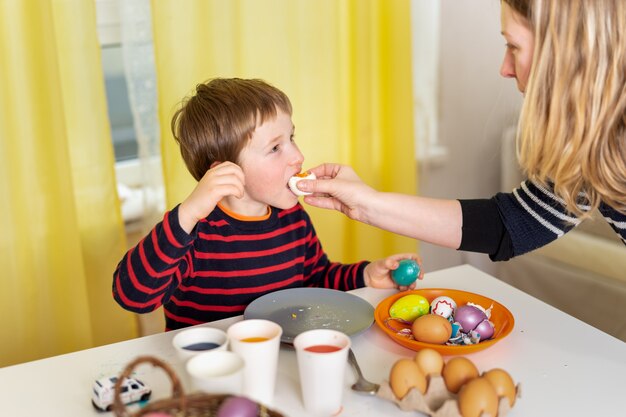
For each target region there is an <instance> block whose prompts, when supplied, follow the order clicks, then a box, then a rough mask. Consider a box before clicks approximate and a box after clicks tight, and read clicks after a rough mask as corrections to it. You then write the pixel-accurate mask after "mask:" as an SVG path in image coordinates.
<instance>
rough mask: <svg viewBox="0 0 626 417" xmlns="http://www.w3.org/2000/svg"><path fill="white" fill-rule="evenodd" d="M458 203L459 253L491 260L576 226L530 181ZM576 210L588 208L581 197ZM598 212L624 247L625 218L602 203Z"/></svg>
mask: <svg viewBox="0 0 626 417" xmlns="http://www.w3.org/2000/svg"><path fill="white" fill-rule="evenodd" d="M459 201H460V203H461V209H462V212H463V236H462V240H461V245H460V247H459V250H464V251H471V252H481V253H488V254H489V256H490V258H491V259H492V260H493V261H505V260H508V259H510V258H513V257H515V256H519V255H522V254H524V253H527V252H530V251H532V250H535V249H538V248H540V247H542V246H545V245H547V244H548V243H550V242H552V241H553V240H556V239H558V238H560V237H561V236H563V235H564V234H565V233H567V232H568V231H570V230H571V229H573V228H574V227H576V226H577V225H578V224H580V220H579V219H577V218H575V217H573V216H571V215H570V214H569V213H568V212H567V211H566V210H565V208H564V205H563V204H564V202H563V200H561V199H560V198H559V197H557V196H556V195H554V194H553V192H552V191H551V190H549V189H546V188H544V187H542V186H541V185H539V184H536V183H534V182H532V181H525V182H522V183H521V185H520V187H518V188H516V189H514V190H513V191H512V192H511V193H498V194H496V195H495V196H494V197H493V198H491V199H486V200H459ZM580 207H581V208H582V209H583V210H589V208H590V207H589V206H588V205H586V201H585V199H584V196H581V205H580ZM599 211H600V214H601V215H602V217H604V219H605V220H606V221H607V222H608V223H609V224H610V225H611V227H612V228H613V230H615V232H616V233H617V234H618V236H619V237H620V238H621V240H622V242H623V243H624V244H626V215H625V214H624V213H620V212H618V211H617V210H615V209H613V208H611V207H609V206H608V205H606V204H601V205H600V207H599Z"/></svg>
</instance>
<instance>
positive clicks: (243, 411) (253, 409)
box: [217, 396, 259, 417]
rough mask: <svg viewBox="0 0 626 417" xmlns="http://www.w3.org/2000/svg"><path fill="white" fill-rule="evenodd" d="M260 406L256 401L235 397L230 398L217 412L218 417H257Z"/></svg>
mask: <svg viewBox="0 0 626 417" xmlns="http://www.w3.org/2000/svg"><path fill="white" fill-rule="evenodd" d="M258 412H259V406H258V405H257V403H255V402H254V401H252V400H250V399H248V398H246V397H239V396H233V397H228V398H227V399H225V400H224V402H223V403H222V404H221V405H220V407H219V409H218V410H217V417H256V416H257V414H258Z"/></svg>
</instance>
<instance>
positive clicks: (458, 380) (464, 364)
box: [441, 356, 478, 394]
mask: <svg viewBox="0 0 626 417" xmlns="http://www.w3.org/2000/svg"><path fill="white" fill-rule="evenodd" d="M441 375H442V376H443V380H444V382H445V383H446V388H448V391H450V392H453V393H455V394H456V393H457V392H459V389H461V387H462V386H463V384H465V383H466V382H468V381H470V380H472V379H474V378H476V377H478V368H476V365H474V363H473V362H472V361H470V360H469V359H467V358H466V357H464V356H456V357H454V358H452V359H450V360H449V361H448V362H446V364H445V365H444V367H443V371H442V373H441Z"/></svg>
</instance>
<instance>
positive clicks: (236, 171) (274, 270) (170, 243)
mask: <svg viewBox="0 0 626 417" xmlns="http://www.w3.org/2000/svg"><path fill="white" fill-rule="evenodd" d="M291 112H292V109H291V103H290V101H289V99H288V98H287V96H286V95H285V94H284V93H283V92H282V91H280V90H278V89H276V88H275V87H273V86H271V85H269V84H267V83H265V82H263V81H261V80H245V79H214V80H212V81H210V82H208V83H206V84H200V85H198V86H197V87H196V93H195V95H193V96H192V97H190V98H189V99H187V100H186V102H184V103H183V106H182V108H181V109H179V110H178V111H177V112H176V113H175V114H174V117H173V119H172V131H173V132H174V137H175V139H176V141H177V142H178V144H179V146H180V150H181V154H182V157H183V159H184V161H185V164H186V165H187V168H188V169H189V171H190V172H191V174H192V175H193V176H194V178H195V179H196V180H198V185H197V186H196V188H195V189H194V190H193V191H192V193H191V194H190V195H189V196H188V197H187V198H186V199H185V200H184V201H183V202H182V203H180V204H179V205H178V206H177V207H175V208H174V209H173V210H171V211H170V212H168V213H166V214H165V216H164V218H163V221H162V222H160V223H158V224H157V225H156V226H155V228H154V229H153V230H152V232H151V233H150V234H149V235H147V236H146V237H145V238H144V239H143V240H142V241H141V242H139V244H137V246H136V247H135V248H133V249H131V250H130V251H128V252H127V253H126V255H125V256H124V258H123V259H122V260H121V262H120V263H119V264H118V266H117V269H116V271H115V274H114V280H113V296H114V298H115V300H116V301H117V302H118V303H119V304H120V305H121V306H122V307H124V308H125V309H128V310H131V311H134V312H137V313H145V312H149V311H152V310H154V309H156V308H158V307H159V306H161V305H163V306H164V311H165V320H166V329H167V330H171V329H178V328H182V327H186V326H191V325H195V324H199V323H204V322H208V321H213V320H219V319H223V318H226V317H230V316H234V315H238V314H242V313H243V311H244V310H245V308H246V306H247V305H248V304H249V303H250V302H252V301H253V300H254V299H256V298H258V297H260V296H261V295H264V294H266V293H269V292H272V291H276V290H280V289H285V288H292V287H325V288H334V289H338V290H343V291H346V290H351V289H354V288H358V287H363V286H365V285H368V286H371V287H376V288H393V287H394V286H395V285H394V283H393V281H392V280H391V277H390V271H391V269H395V268H397V267H398V261H399V260H401V259H404V258H412V259H416V260H418V257H417V255H416V254H400V255H394V256H391V257H388V258H386V259H384V260H378V261H375V262H372V263H369V262H367V261H362V262H359V263H356V264H350V265H344V264H340V263H334V262H330V261H329V260H328V258H327V257H326V254H325V253H324V251H323V250H322V245H321V244H320V242H319V240H318V239H317V235H316V234H315V229H314V228H313V225H312V224H311V220H310V218H309V216H308V214H307V213H306V212H305V211H304V209H303V208H302V206H301V205H300V204H299V203H298V197H297V196H296V195H295V194H294V193H293V192H292V191H291V190H290V189H289V187H288V182H289V179H290V178H291V177H292V176H293V175H295V174H298V173H299V172H300V171H301V170H302V163H303V161H304V157H303V155H302V153H300V150H299V149H298V147H297V145H296V144H295V142H294V126H293V123H292V121H291ZM420 278H421V276H420Z"/></svg>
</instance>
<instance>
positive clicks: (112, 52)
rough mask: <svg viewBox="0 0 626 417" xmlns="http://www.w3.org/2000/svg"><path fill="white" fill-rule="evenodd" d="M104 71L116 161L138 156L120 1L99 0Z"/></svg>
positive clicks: (98, 8)
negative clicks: (127, 83)
mask: <svg viewBox="0 0 626 417" xmlns="http://www.w3.org/2000/svg"><path fill="white" fill-rule="evenodd" d="M95 2H96V21H97V28H98V38H99V40H100V46H101V48H102V70H103V73H104V81H105V87H106V96H107V107H108V112H109V122H110V124H111V136H112V138H113V148H114V151H115V160H116V161H127V160H131V159H136V158H137V157H138V151H137V148H138V147H137V138H136V137H135V129H134V127H133V115H132V112H131V107H130V102H129V99H128V86H127V85H126V77H125V75H124V58H123V55H122V47H121V32H120V31H121V25H120V9H119V3H118V2H117V1H116V0H95Z"/></svg>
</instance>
